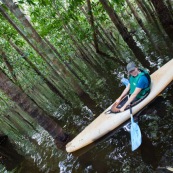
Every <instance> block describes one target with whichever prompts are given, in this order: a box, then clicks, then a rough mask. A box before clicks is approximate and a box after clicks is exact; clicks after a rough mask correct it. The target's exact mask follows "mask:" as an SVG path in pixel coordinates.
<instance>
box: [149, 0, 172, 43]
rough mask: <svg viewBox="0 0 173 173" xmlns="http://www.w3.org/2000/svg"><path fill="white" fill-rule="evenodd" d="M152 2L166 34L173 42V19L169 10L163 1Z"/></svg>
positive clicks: (152, 0)
mask: <svg viewBox="0 0 173 173" xmlns="http://www.w3.org/2000/svg"><path fill="white" fill-rule="evenodd" d="M151 2H152V3H153V5H154V7H155V9H156V12H157V15H158V17H159V20H160V22H161V24H162V26H163V28H164V30H165V32H166V33H167V35H168V36H169V38H170V39H171V40H172V41H173V19H172V17H171V14H170V13H169V9H168V8H167V6H166V5H165V4H164V2H163V0H151Z"/></svg>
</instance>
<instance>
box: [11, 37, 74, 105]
mask: <svg viewBox="0 0 173 173" xmlns="http://www.w3.org/2000/svg"><path fill="white" fill-rule="evenodd" d="M9 42H10V44H11V46H12V47H13V48H14V49H15V50H16V51H17V52H18V53H19V54H20V55H21V56H22V57H23V58H24V59H25V61H26V62H27V63H28V64H29V65H30V66H31V67H32V69H33V70H34V71H35V72H36V73H37V74H38V75H39V76H40V77H41V78H42V79H43V80H44V82H45V83H46V84H47V86H48V87H49V88H50V90H52V91H53V92H54V93H55V94H57V95H58V96H59V97H61V98H62V99H63V100H64V101H65V102H66V103H67V104H71V103H69V101H68V100H67V99H66V98H65V97H64V96H63V95H62V94H61V92H60V91H59V90H58V89H57V88H56V87H55V86H54V85H53V84H52V82H51V81H50V80H49V79H47V78H46V77H45V76H44V75H43V74H42V73H41V72H40V70H39V69H38V68H37V67H36V66H35V65H34V64H33V63H32V62H31V61H30V60H29V57H28V56H27V55H26V54H25V53H24V52H22V50H21V49H20V48H19V47H18V46H17V45H16V44H14V43H13V42H12V41H11V40H9Z"/></svg>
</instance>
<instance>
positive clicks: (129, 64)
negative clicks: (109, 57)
mask: <svg viewBox="0 0 173 173" xmlns="http://www.w3.org/2000/svg"><path fill="white" fill-rule="evenodd" d="M135 68H136V64H135V63H134V62H130V63H128V64H127V66H126V69H127V71H128V73H129V72H130V71H132V70H134V69H135Z"/></svg>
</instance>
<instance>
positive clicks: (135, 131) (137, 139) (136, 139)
mask: <svg viewBox="0 0 173 173" xmlns="http://www.w3.org/2000/svg"><path fill="white" fill-rule="evenodd" d="M130 135H131V145H132V151H134V150H136V149H137V148H138V147H139V146H140V145H141V143H142V135H141V131H140V128H139V126H138V124H136V123H135V122H132V123H131V129H130Z"/></svg>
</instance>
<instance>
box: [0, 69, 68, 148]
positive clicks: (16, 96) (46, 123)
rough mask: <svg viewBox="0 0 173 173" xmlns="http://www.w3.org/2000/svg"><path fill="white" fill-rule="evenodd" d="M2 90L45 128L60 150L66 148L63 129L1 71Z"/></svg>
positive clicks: (0, 86)
mask: <svg viewBox="0 0 173 173" xmlns="http://www.w3.org/2000/svg"><path fill="white" fill-rule="evenodd" d="M0 80H1V82H0V89H1V90H3V91H4V93H6V95H8V96H9V97H10V98H11V100H13V101H14V102H16V103H17V104H18V105H19V106H20V107H21V109H22V110H24V111H25V112H27V113H28V114H29V115H30V116H31V117H32V118H34V119H35V120H36V121H37V123H38V124H39V125H40V126H41V127H43V128H44V129H45V130H46V131H47V132H48V133H49V134H50V135H51V136H52V137H53V138H54V140H55V143H56V144H57V147H58V148H62V147H64V145H65V143H66V140H67V134H66V133H64V132H63V129H62V128H61V127H60V126H59V125H58V124H57V123H55V122H54V121H53V120H52V119H51V118H50V117H48V116H47V115H46V114H45V112H43V111H42V110H41V109H40V108H38V107H37V105H35V104H34V103H33V102H32V100H30V98H29V97H28V96H27V95H26V94H25V93H24V92H23V91H22V90H21V89H20V88H19V87H18V86H16V85H15V84H14V83H13V82H12V81H11V80H10V79H9V78H8V77H7V76H6V75H5V74H4V73H3V71H2V70H1V69H0Z"/></svg>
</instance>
